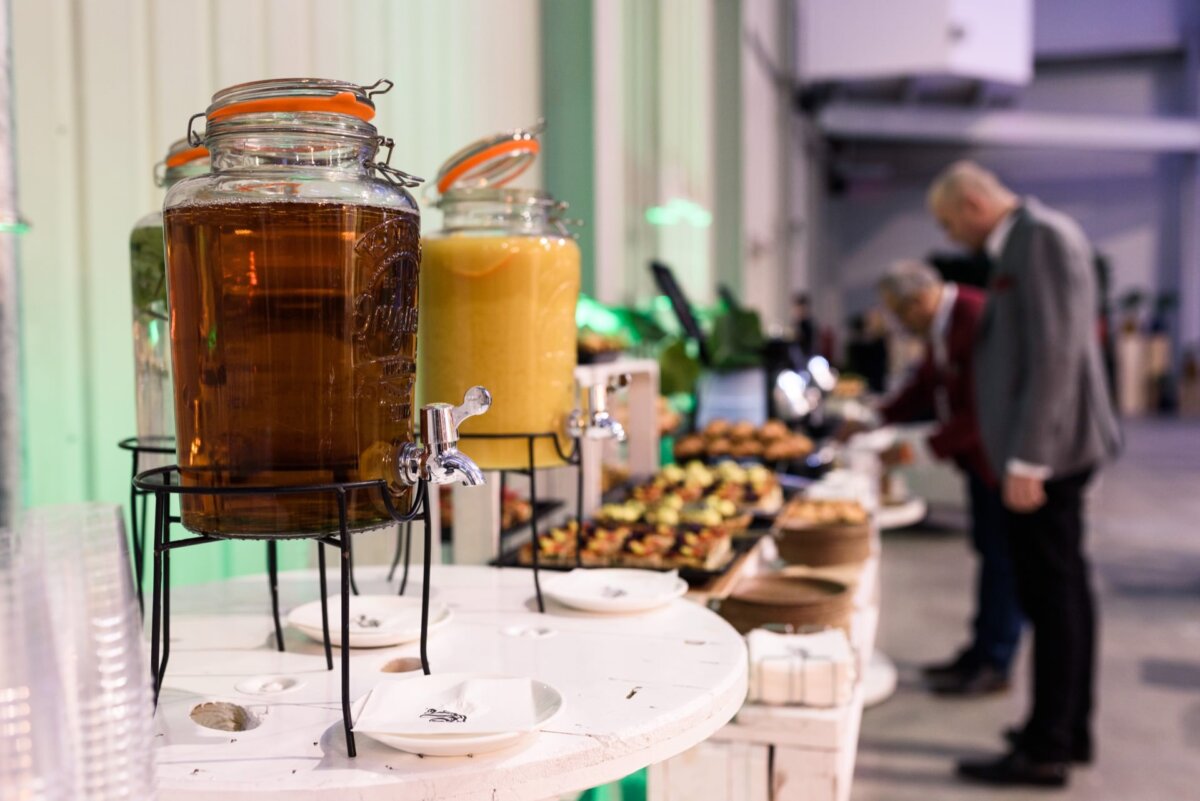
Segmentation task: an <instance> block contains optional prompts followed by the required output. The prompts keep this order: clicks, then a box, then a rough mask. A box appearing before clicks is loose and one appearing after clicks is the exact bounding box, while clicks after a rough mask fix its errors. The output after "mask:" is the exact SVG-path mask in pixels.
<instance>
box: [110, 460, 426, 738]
mask: <svg viewBox="0 0 1200 801" xmlns="http://www.w3.org/2000/svg"><path fill="white" fill-rule="evenodd" d="M122 447H124V445H122ZM172 452H173V451H172ZM135 464H136V456H135ZM132 484H133V488H134V492H135V493H141V494H142V496H143V510H144V508H145V503H146V500H147V499H148V497H149V496H153V497H154V567H153V573H154V577H153V587H152V600H151V606H150V615H151V622H150V626H151V629H150V672H151V676H152V678H153V682H154V702H155V704H157V703H158V695H159V692H160V691H161V689H162V683H163V676H164V675H165V673H166V670H167V661H168V659H169V658H170V653H171V551H172V550H175V549H178V548H186V547H191V546H195V545H202V544H204V543H209V542H221V541H223V540H228V539H240V538H239V537H236V536H222V537H212V536H209V535H206V534H194V535H193V536H190V537H188V538H186V539H181V540H175V541H172V540H171V524H172V523H181V522H182V521H181V520H180V518H178V517H175V516H173V515H172V514H171V496H172V495H207V496H213V497H222V496H247V495H318V494H332V495H334V496H335V497H336V499H337V505H338V530H337V532H336V533H328V532H326V533H314V534H312V535H310V536H307V537H302V538H300V539H311V540H313V541H314V542H316V543H317V564H318V574H319V578H320V589H321V623H322V629H323V633H324V645H325V665H326V667H327V668H328V669H329V670H333V648H332V644H331V640H330V636H329V609H328V593H327V591H326V576H325V546H327V545H328V546H331V547H335V548H337V549H338V551H339V552H340V553H341V610H340V611H341V615H340V619H339V623H340V626H341V640H340V642H341V668H342V725H343V727H344V729H345V732H346V752H347V754H348V755H349V756H351V757H353V756H355V754H356V753H357V750H356V748H355V745H354V733H353V731H352V721H351V718H350V595H351V586H352V583H353V577H352V575H351V566H352V550H351V544H350V540H351V537H352V533H351V531H350V530H349V527H348V521H347V494H348V493H349V492H352V491H367V492H370V491H377V492H378V493H379V495H380V498H381V499H382V500H383V504H384V507H385V508H386V509H387V512H388V514H389V515H390V516H391V517H392V519H393V520H396V521H397V522H401V523H405V524H406V525H407V524H409V523H411V521H412V520H414V519H416V518H417V517H418V516H419V517H421V518H422V520H423V521H424V523H425V564H424V580H423V587H422V593H421V596H422V597H421V601H422V603H421V668H422V670H424V672H425V674H426V675H428V674H429V656H428V651H427V647H426V646H427V639H428V633H429V572H430V567H431V564H430V562H431V560H430V550H431V548H432V543H431V540H432V537H431V534H430V515H429V503H428V499H429V497H430V493H429V489H428V486H427V484H426V483H425V482H420V483H418V484H417V485H416V487H415V488H414V496H413V500H412V505H411V508H410V509H409V510H408V511H407V512H403V513H402V512H400V511H398V510H397V509H396V507H395V506H394V505H393V503H392V499H391V495H390V493H389V491H388V487H387V484H386V482H384V481H382V480H377V481H355V482H343V483H332V484H307V485H300V486H285V487H253V486H238V487H209V486H198V485H192V484H189V485H187V486H184V485H181V484H180V483H179V468H178V467H177V466H171V467H160V468H155V469H153V470H147V471H144V472H141V473H138V474H136V475H135V476H134V478H133V482H132ZM133 497H134V499H135V500H136V498H137V497H138V496H137V495H136V494H135V495H134V496H133ZM245 539H263V538H262V537H253V538H251V537H246V538H245ZM275 546H276V542H275V541H274V540H268V542H267V568H268V573H269V575H270V585H271V611H272V614H273V616H274V623H275V640H276V645H277V646H278V648H279V650H281V651H282V650H283V629H282V626H281V624H280V620H279V593H278V558H277V554H276V550H275ZM406 573H407V565H406ZM356 594H357V593H356Z"/></svg>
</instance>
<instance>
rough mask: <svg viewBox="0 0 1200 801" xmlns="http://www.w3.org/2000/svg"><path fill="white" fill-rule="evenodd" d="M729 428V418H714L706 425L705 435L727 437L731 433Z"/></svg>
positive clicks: (713, 437) (708, 436) (709, 437)
mask: <svg viewBox="0 0 1200 801" xmlns="http://www.w3.org/2000/svg"><path fill="white" fill-rule="evenodd" d="M729 428H730V425H729V421H728V420H713V421H712V422H710V423H709V424H708V425H707V426H705V427H704V436H705V437H707V438H708V439H718V438H720V437H725V436H728V434H729Z"/></svg>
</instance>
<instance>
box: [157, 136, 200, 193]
mask: <svg viewBox="0 0 1200 801" xmlns="http://www.w3.org/2000/svg"><path fill="white" fill-rule="evenodd" d="M205 172H208V148H207V147H205V146H204V145H192V144H191V143H190V142H188V140H186V139H177V140H175V141H174V142H172V143H171V146H170V147H169V148H167V157H166V158H165V159H163V160H162V161H160V162H159V163H158V164H156V165H154V183H155V184H157V185H158V186H167V185H168V184H171V183H174V182H175V181H178V180H179V179H181V178H188V177H190V176H193V175H200V174H202V173H205Z"/></svg>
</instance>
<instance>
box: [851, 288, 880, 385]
mask: <svg viewBox="0 0 1200 801" xmlns="http://www.w3.org/2000/svg"><path fill="white" fill-rule="evenodd" d="M846 327H847V329H848V331H849V340H848V341H847V342H846V360H845V364H844V367H845V369H846V371H847V372H850V373H855V374H857V375H860V376H862V377H863V378H864V379H866V382H867V386H868V387H870V389H871V391H872V392H878V393H882V392H884V391H885V390H886V389H887V377H888V365H889V362H888V337H887V335H888V331H887V324H886V323H885V322H884V319H883V314H882V313H881V311H880V310H879V309H867V311H865V312H863V313H862V314H856V315H854V316H853V317H851V318H850V320H849V322H848V324H847V326H846Z"/></svg>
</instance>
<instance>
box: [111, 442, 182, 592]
mask: <svg viewBox="0 0 1200 801" xmlns="http://www.w3.org/2000/svg"><path fill="white" fill-rule="evenodd" d="M117 447H118V448H120V449H121V450H123V451H129V454H130V456H131V457H132V461H133V467H132V472H131V473H130V474H129V478H130V480H131V481H130V485H129V522H130V526H129V530H130V533H131V534H132V538H133V544H132V547H131V548H130V549H129V551H130V552H129V555H130V558H131V560H132V562H133V564H132V566H131V567H132V569H133V586H134V587H136V588H137V596H138V608H139V609H141V610H142V613H143V614H145V607H146V602H145V599H144V597H143V591H142V576H143V575H144V573H145V568H146V505H147V501H148V500H149V498H148V496H149V493H147V492H143V491H142V490H139V489H138V488H137V486H135V485H134V484H133V483H132V479H134V478H136V477H137V474H138V473H140V472H142V456H143V455H151V454H153V455H156V456H174V455H175V438H174V437H166V436H160V437H127V438H125V439H123V440H121V441H120V442H118V443H117Z"/></svg>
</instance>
